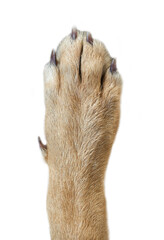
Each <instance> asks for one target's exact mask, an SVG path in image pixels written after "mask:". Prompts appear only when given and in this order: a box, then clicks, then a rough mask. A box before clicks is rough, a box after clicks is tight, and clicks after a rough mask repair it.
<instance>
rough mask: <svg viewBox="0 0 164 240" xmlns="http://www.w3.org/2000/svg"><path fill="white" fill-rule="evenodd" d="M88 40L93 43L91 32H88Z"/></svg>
mask: <svg viewBox="0 0 164 240" xmlns="http://www.w3.org/2000/svg"><path fill="white" fill-rule="evenodd" d="M87 42H89V43H90V44H91V45H93V38H92V35H91V34H90V33H88V32H87Z"/></svg>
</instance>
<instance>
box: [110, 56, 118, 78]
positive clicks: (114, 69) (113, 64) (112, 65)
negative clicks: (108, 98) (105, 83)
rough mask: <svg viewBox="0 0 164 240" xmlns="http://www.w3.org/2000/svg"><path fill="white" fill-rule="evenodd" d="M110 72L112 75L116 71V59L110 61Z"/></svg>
mask: <svg viewBox="0 0 164 240" xmlns="http://www.w3.org/2000/svg"><path fill="white" fill-rule="evenodd" d="M110 71H111V73H112V74H113V73H114V72H116V71H117V66H116V59H114V58H113V59H112V63H111V65H110Z"/></svg>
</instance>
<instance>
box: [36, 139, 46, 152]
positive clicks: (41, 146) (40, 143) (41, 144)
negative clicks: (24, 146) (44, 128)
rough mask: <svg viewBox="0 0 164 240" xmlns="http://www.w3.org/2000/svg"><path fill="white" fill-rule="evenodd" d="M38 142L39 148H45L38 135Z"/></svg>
mask: <svg viewBox="0 0 164 240" xmlns="http://www.w3.org/2000/svg"><path fill="white" fill-rule="evenodd" d="M38 142H39V146H40V148H41V149H43V150H47V145H44V144H43V143H42V141H41V139H40V137H38Z"/></svg>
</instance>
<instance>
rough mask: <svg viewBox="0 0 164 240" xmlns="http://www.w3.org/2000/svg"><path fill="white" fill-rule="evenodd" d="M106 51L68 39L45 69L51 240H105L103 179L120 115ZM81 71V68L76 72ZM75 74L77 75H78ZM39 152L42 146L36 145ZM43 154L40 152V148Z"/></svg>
mask: <svg viewBox="0 0 164 240" xmlns="http://www.w3.org/2000/svg"><path fill="white" fill-rule="evenodd" d="M111 63H112V58H111V57H110V55H109V53H108V52H107V50H106V48H105V46H104V45H103V44H102V43H101V42H99V41H97V40H93V44H90V43H89V42H87V41H86V33H85V32H80V31H78V32H77V38H76V39H72V38H71V36H70V35H69V36H67V37H66V38H65V39H64V40H63V41H62V42H61V43H60V45H59V47H58V49H57V52H56V65H55V64H52V63H51V62H49V63H48V64H47V65H46V66H45V69H44V83H45V105H46V115H45V135H46V140H47V149H46V147H44V149H42V153H43V155H44V158H45V160H46V161H47V163H48V167H49V187H48V195H47V210H48V217H49V223H50V233H51V239H52V240H107V239H108V230H107V217H106V203H105V195H104V174H105V170H106V166H107V162H108V158H109V155H110V152H111V148H112V145H113V141H114V138H115V135H116V132H117V128H118V124H119V115H120V94H121V77H120V75H119V73H118V72H117V71H116V72H115V73H111V72H110V66H111ZM79 66H80V67H79ZM79 68H80V69H79ZM40 146H41V145H40ZM41 148H42V146H41Z"/></svg>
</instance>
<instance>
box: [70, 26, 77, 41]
mask: <svg viewBox="0 0 164 240" xmlns="http://www.w3.org/2000/svg"><path fill="white" fill-rule="evenodd" d="M71 37H72V39H73V40H75V39H76V38H77V29H76V28H72V32H71Z"/></svg>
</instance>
